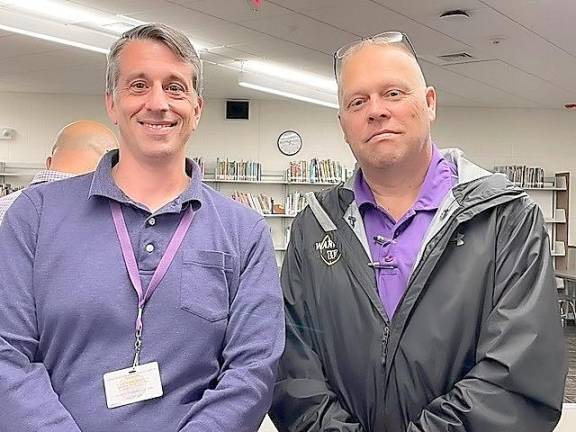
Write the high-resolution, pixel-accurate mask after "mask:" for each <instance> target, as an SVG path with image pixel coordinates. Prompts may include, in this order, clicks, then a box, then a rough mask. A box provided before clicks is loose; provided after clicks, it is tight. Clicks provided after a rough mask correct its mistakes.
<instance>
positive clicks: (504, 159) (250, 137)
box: [0, 93, 576, 244]
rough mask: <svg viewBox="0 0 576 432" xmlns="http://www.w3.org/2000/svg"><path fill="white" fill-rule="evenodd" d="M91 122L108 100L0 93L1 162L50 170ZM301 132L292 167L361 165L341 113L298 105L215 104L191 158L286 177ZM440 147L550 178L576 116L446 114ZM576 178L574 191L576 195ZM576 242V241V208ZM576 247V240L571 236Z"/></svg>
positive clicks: (439, 125) (575, 144)
mask: <svg viewBox="0 0 576 432" xmlns="http://www.w3.org/2000/svg"><path fill="white" fill-rule="evenodd" d="M80 118H91V119H95V120H100V121H104V122H106V123H107V124H108V125H110V123H109V122H108V119H107V117H106V113H105V109H104V103H103V97H100V96H73V95H46V94H26V93H0V127H5V126H10V127H13V128H15V129H16V130H17V133H18V135H17V137H16V139H15V140H13V141H0V161H7V162H37V163H42V162H43V161H44V158H45V157H46V155H47V153H48V151H49V149H50V147H51V144H52V142H51V141H52V138H53V137H54V135H55V134H56V132H57V131H58V129H59V128H60V127H62V126H64V125H65V124H67V123H69V122H71V121H74V120H77V119H80ZM286 129H293V130H296V131H298V132H299V133H300V134H301V135H302V138H303V142H304V145H303V148H302V151H301V152H300V153H299V154H298V155H296V156H294V157H293V158H292V159H298V160H300V159H310V158H311V157H315V156H317V157H321V158H332V159H338V160H340V161H342V162H344V163H345V164H347V165H349V166H352V165H353V163H354V159H353V157H352V154H351V153H350V151H349V149H348V147H347V145H346V144H345V143H344V141H343V139H342V134H341V132H340V129H339V126H338V121H337V118H336V111H335V110H333V109H329V108H322V107H317V106H314V105H310V104H304V103H300V102H291V101H252V102H251V104H250V120H248V121H242V120H225V119H224V101H223V100H208V101H206V104H205V110H204V113H203V118H202V120H201V122H200V127H199V129H198V131H197V133H196V134H195V135H194V136H193V137H192V139H191V142H190V146H189V153H190V154H191V155H198V156H203V157H205V158H206V160H207V161H208V162H210V161H213V160H215V159H216V157H226V156H227V157H229V158H232V159H242V158H244V159H257V160H260V161H261V162H262V163H263V164H264V169H265V170H273V171H278V170H281V169H284V168H285V167H286V166H287V164H288V161H289V160H290V158H287V157H286V156H283V155H281V154H280V152H279V151H278V149H277V147H276V139H277V137H278V135H279V134H280V133H281V132H282V131H284V130H286ZM433 137H434V139H435V141H436V142H437V143H438V145H439V146H440V147H460V148H461V149H463V150H464V151H465V153H466V154H467V156H468V157H469V158H471V159H472V160H474V161H476V162H477V163H479V164H480V165H482V166H484V167H486V168H492V167H493V166H494V164H505V163H519V164H522V163H524V164H529V165H538V166H542V167H543V168H544V169H545V170H546V172H547V175H548V174H553V173H554V172H556V171H564V170H566V171H572V170H573V168H576V113H573V112H567V111H561V110H527V109H522V110H520V109H486V108H456V107H441V108H440V109H439V112H438V119H437V121H436V124H435V126H434V129H433ZM574 177H576V173H575V175H573V184H572V190H573V191H574V189H575V187H576V179H574ZM571 207H572V211H571V220H570V222H571V227H572V229H571V231H572V232H571V234H575V233H576V203H575V202H574V200H572V206H571ZM571 238H572V240H571V242H570V243H571V244H575V243H576V235H572V236H571Z"/></svg>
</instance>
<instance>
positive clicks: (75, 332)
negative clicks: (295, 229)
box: [0, 24, 284, 432]
mask: <svg viewBox="0 0 576 432" xmlns="http://www.w3.org/2000/svg"><path fill="white" fill-rule="evenodd" d="M200 72H201V67H200V60H199V58H198V56H197V54H196V52H195V50H194V48H193V46H192V44H191V43H190V41H189V40H188V38H187V37H186V36H185V35H184V34H182V33H180V32H179V31H176V30H174V29H172V28H170V27H167V26H165V25H162V24H145V25H142V26H139V27H136V28H134V29H132V30H130V31H128V32H126V33H125V34H124V35H122V36H121V37H120V39H119V40H118V41H117V42H116V43H115V44H114V45H113V46H112V48H111V50H110V54H109V58H108V69H107V79H106V83H107V84H106V85H107V92H106V107H107V110H108V115H109V117H110V119H111V120H112V121H113V122H114V123H115V124H116V125H118V128H119V132H120V139H119V150H118V151H112V152H109V153H107V154H106V155H105V156H104V157H103V158H102V161H101V162H100V164H99V165H98V167H97V169H96V171H95V172H94V173H93V174H89V175H85V176H80V177H74V178H71V179H68V180H64V181H62V182H55V183H52V184H49V185H46V186H43V187H39V188H33V189H30V190H26V191H24V192H23V197H22V199H19V200H18V201H17V202H16V203H15V204H14V205H13V207H12V208H11V209H10V211H9V212H8V213H7V215H6V219H5V221H4V223H3V224H2V226H1V227H0V274H2V278H1V279H0V310H1V311H2V313H1V314H0V406H2V416H0V430H3V431H4V430H14V431H53V432H79V431H82V432H111V431H122V432H143V431H187V432H188V431H189V432H192V431H194V432H196V431H203V432H221V431H234V432H254V431H256V430H257V429H258V426H259V425H260V423H261V421H262V419H263V418H264V415H265V413H266V411H267V410H268V408H269V406H270V403H271V398H272V387H273V383H274V373H275V370H276V365H277V361H278V359H279V357H280V355H281V353H282V350H283V347H284V315H283V307H282V294H281V290H280V284H279V279H278V272H277V267H276V261H275V256H274V249H273V245H272V241H271V238H270V232H269V228H268V226H267V224H266V222H265V221H264V219H263V218H262V216H260V215H258V214H256V213H255V212H253V211H251V210H250V209H248V208H246V207H244V206H242V205H241V204H238V203H236V202H234V201H232V200H231V199H229V198H227V197H225V196H223V195H221V194H219V193H218V192H216V191H214V190H213V189H211V188H210V187H208V186H206V185H204V184H203V183H202V178H201V173H200V169H199V167H198V166H197V165H196V164H195V163H194V162H193V161H192V160H190V159H187V158H186V143H187V141H188V138H189V137H190V136H191V134H192V133H193V132H194V131H195V129H196V127H197V125H198V121H199V119H200V114H201V112H202V106H203V100H202V96H201V94H200V88H201V75H200ZM24 196H25V197H26V199H24Z"/></svg>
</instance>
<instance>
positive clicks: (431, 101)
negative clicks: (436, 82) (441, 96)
mask: <svg viewBox="0 0 576 432" xmlns="http://www.w3.org/2000/svg"><path fill="white" fill-rule="evenodd" d="M426 106H427V110H428V119H429V120H430V121H431V122H433V121H434V120H436V89H435V88H434V87H426Z"/></svg>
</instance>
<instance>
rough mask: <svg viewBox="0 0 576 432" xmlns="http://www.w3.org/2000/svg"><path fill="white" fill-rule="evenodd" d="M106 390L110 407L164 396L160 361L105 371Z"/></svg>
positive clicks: (107, 402) (107, 403)
mask: <svg viewBox="0 0 576 432" xmlns="http://www.w3.org/2000/svg"><path fill="white" fill-rule="evenodd" d="M104 391H105V393H106V405H107V406H108V408H117V407H121V406H124V405H129V404H132V403H135V402H141V401H145V400H149V399H154V398H157V397H160V396H162V395H163V394H164V392H163V391H162V381H161V380H160V368H159V367H158V363H157V362H152V363H146V364H143V365H139V366H136V368H132V367H129V368H126V369H121V370H117V371H112V372H108V373H105V374H104Z"/></svg>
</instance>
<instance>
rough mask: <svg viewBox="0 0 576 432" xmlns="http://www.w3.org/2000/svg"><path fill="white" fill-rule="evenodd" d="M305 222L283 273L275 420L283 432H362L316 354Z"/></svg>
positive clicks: (296, 234)
mask: <svg viewBox="0 0 576 432" xmlns="http://www.w3.org/2000/svg"><path fill="white" fill-rule="evenodd" d="M299 222H300V221H299V220H296V221H294V223H293V224H292V233H291V239H290V243H289V245H288V250H287V252H286V256H285V259H284V264H283V267H282V278H281V280H282V289H283V291H284V304H285V309H286V349H285V351H284V354H283V356H282V358H281V360H280V365H279V368H278V377H277V382H276V387H275V390H274V399H273V403H272V409H271V411H270V417H271V419H272V421H273V423H274V424H275V425H276V428H277V429H278V431H280V432H288V431H290V432H295V431H307V432H320V431H331V432H362V431H363V429H362V427H361V425H360V423H359V422H358V420H357V419H356V418H354V416H352V415H351V414H350V413H348V412H347V411H346V410H345V409H344V407H343V406H342V405H341V404H340V402H339V400H338V397H337V395H336V393H334V392H333V391H332V390H331V389H330V385H329V383H328V381H327V379H326V377H325V375H324V371H323V367H322V362H321V359H320V358H319V356H318V354H317V353H316V352H315V351H314V343H313V341H314V335H313V333H314V324H313V322H312V321H311V320H310V319H309V315H308V313H307V310H308V308H307V306H306V305H305V304H304V302H303V300H302V297H303V296H302V293H304V292H305V291H306V289H307V288H308V289H311V288H312V287H310V286H308V287H306V286H305V283H306V282H305V280H304V279H305V274H306V272H305V271H304V269H303V259H302V254H303V248H304V242H303V238H304V235H305V234H303V233H302V232H301V229H300V223H299Z"/></svg>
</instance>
